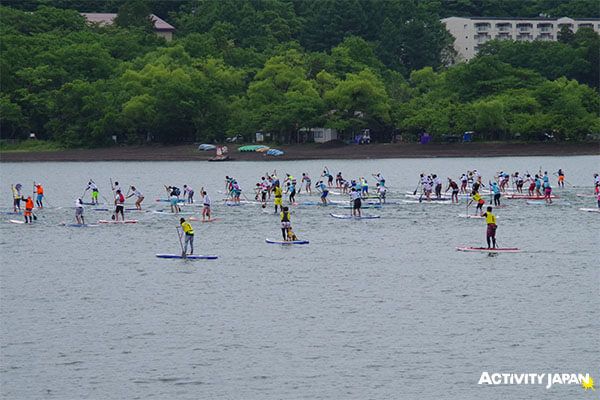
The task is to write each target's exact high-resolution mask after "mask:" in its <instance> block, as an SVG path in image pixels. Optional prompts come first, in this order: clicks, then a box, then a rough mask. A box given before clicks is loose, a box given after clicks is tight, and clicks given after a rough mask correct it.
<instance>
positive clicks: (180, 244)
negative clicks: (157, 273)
mask: <svg viewBox="0 0 600 400" xmlns="http://www.w3.org/2000/svg"><path fill="white" fill-rule="evenodd" d="M175 229H177V237H178V238H179V246H180V247H181V257H183V258H187V254H185V250H183V242H182V241H181V233H179V227H178V226H176V227H175Z"/></svg>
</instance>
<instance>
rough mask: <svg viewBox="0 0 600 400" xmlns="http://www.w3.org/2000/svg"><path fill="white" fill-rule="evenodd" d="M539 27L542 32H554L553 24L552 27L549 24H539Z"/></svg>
mask: <svg viewBox="0 0 600 400" xmlns="http://www.w3.org/2000/svg"><path fill="white" fill-rule="evenodd" d="M538 29H539V30H540V32H542V33H549V32H552V31H553V28H552V27H551V26H550V27H548V26H543V27H541V28H540V27H539V26H538Z"/></svg>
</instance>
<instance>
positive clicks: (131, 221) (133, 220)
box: [98, 219, 138, 224]
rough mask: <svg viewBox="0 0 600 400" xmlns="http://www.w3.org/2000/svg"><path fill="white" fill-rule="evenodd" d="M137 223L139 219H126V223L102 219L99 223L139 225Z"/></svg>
mask: <svg viewBox="0 0 600 400" xmlns="http://www.w3.org/2000/svg"><path fill="white" fill-rule="evenodd" d="M137 222H138V221H137V219H126V220H125V221H112V220H111V221H107V220H104V219H101V220H100V221H98V223H99V224H137Z"/></svg>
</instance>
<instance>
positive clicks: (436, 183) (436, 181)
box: [431, 174, 442, 200]
mask: <svg viewBox="0 0 600 400" xmlns="http://www.w3.org/2000/svg"><path fill="white" fill-rule="evenodd" d="M431 177H432V178H433V188H434V190H435V198H436V199H438V200H439V199H441V198H442V180H441V179H440V178H439V177H438V176H437V175H436V174H433V175H432V176H431Z"/></svg>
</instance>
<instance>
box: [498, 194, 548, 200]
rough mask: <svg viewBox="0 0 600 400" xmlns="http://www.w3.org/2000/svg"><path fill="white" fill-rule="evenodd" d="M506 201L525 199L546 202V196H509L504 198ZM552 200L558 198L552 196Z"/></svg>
mask: <svg viewBox="0 0 600 400" xmlns="http://www.w3.org/2000/svg"><path fill="white" fill-rule="evenodd" d="M504 198H505V199H525V200H544V199H545V198H546V197H545V196H530V195H528V194H507V195H506V196H504ZM550 198H551V199H557V198H558V196H556V195H553V194H551V195H550Z"/></svg>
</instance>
